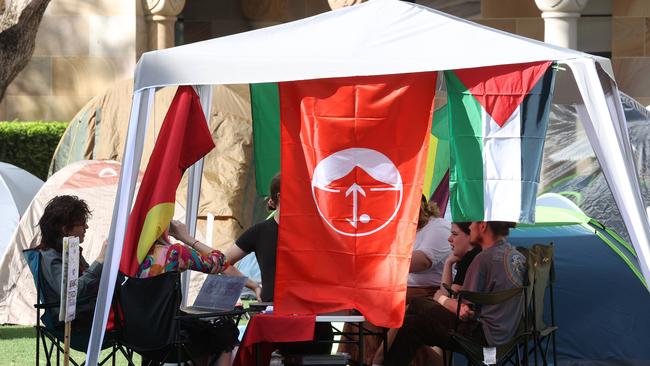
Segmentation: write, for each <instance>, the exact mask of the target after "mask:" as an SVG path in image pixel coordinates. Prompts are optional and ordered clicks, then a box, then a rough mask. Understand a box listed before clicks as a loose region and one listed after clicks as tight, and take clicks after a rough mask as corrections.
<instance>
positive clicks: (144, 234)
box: [120, 86, 214, 276]
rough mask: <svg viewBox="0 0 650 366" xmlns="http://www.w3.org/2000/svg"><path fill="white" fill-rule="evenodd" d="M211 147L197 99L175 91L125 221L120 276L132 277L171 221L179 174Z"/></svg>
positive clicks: (189, 89)
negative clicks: (129, 213) (127, 218)
mask: <svg viewBox="0 0 650 366" xmlns="http://www.w3.org/2000/svg"><path fill="white" fill-rule="evenodd" d="M213 148H214V142H213V141H212V136H211V134H210V130H209V129H208V124H207V123H206V120H205V115H204V114H203V110H202V108H201V103H200V102H199V96H198V95H197V94H196V92H195V91H194V89H193V88H192V87H190V86H180V87H178V90H177V91H176V95H175V96H174V99H173V100H172V103H171V105H170V107H169V110H168V111H167V115H166V116H165V119H164V121H163V124H162V126H161V128H160V132H159V134H158V138H157V139H156V145H155V146H154V148H153V151H152V152H151V157H150V158H149V163H148V164H147V168H146V170H145V172H144V176H143V177H142V183H141V184H140V189H139V191H138V196H137V197H136V200H135V205H134V206H133V210H132V211H131V215H130V216H129V221H128V223H127V229H126V235H125V238H124V247H123V249H122V258H121V262H120V271H122V272H123V273H124V274H127V275H129V276H134V275H135V274H136V272H137V270H138V268H139V266H140V263H142V261H143V260H144V257H145V256H146V255H147V252H149V249H151V246H152V245H153V244H154V242H155V241H156V239H158V238H160V236H161V235H162V234H163V232H164V231H165V230H166V229H167V228H168V227H169V223H170V221H171V219H172V217H173V216H174V203H175V201H176V189H177V188H178V184H179V183H180V181H181V178H182V176H183V173H184V172H185V170H186V169H187V168H189V167H190V166H191V165H192V164H194V163H195V162H196V161H198V160H199V159H201V158H202V157H203V156H205V155H206V154H207V153H208V152H209V151H210V150H212V149H213Z"/></svg>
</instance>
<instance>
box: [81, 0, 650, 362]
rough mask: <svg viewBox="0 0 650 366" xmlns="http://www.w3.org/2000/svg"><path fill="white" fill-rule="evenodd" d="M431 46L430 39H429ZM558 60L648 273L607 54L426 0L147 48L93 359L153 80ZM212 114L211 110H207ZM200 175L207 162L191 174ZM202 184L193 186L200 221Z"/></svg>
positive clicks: (206, 93) (199, 83) (205, 90)
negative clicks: (487, 23) (447, 10)
mask: <svg viewBox="0 0 650 366" xmlns="http://www.w3.org/2000/svg"><path fill="white" fill-rule="evenodd" d="M425 45H426V46H425ZM534 61H556V62H558V63H559V64H561V65H565V66H567V67H568V68H569V69H570V70H571V73H570V74H569V73H561V74H560V75H559V77H558V88H557V89H556V91H557V92H558V94H559V95H558V97H562V98H567V99H570V100H572V101H573V102H574V103H576V104H577V105H579V106H580V108H579V110H580V111H581V113H582V115H583V116H584V118H582V121H583V123H584V124H585V128H586V130H587V133H588V135H589V140H590V143H591V144H592V147H593V148H594V150H595V151H596V156H597V157H598V159H599V161H600V162H601V166H603V171H604V172H605V176H606V177H607V179H608V182H609V184H610V186H612V190H613V192H614V196H615V200H616V202H617V205H618V206H619V207H620V208H621V209H622V210H621V211H622V213H623V217H624V219H625V223H626V226H627V227H628V229H629V232H630V237H631V240H632V243H633V245H634V247H635V249H636V250H637V253H638V255H639V263H640V265H641V269H642V273H643V274H644V276H645V277H646V278H650V267H649V265H648V261H650V247H649V242H650V223H649V222H648V218H647V215H646V213H645V208H644V207H643V205H642V201H641V197H640V193H639V183H638V180H637V177H636V175H635V171H634V168H633V166H632V165H633V163H631V152H630V150H631V148H630V144H629V138H628V136H627V130H626V129H625V128H624V118H623V117H622V116H623V114H622V107H621V104H620V99H619V96H618V89H617V87H616V84H615V82H614V79H613V73H612V68H611V63H610V62H609V60H606V59H603V58H600V57H596V56H592V55H588V54H585V53H582V52H578V51H573V50H569V49H564V48H561V47H556V46H551V45H548V44H544V43H542V42H537V41H533V40H529V39H526V38H523V37H519V36H515V35H511V34H508V33H506V32H501V31H497V30H494V29H491V28H488V27H484V26H480V25H477V24H474V23H472V22H469V21H466V20H463V19H458V18H455V17H452V16H449V15H447V14H443V13H440V12H437V11H435V10H432V9H428V8H426V7H423V6H419V5H414V4H408V3H405V2H401V1H396V0H373V1H369V2H366V3H362V4H359V5H356V6H352V7H348V8H344V9H339V10H336V11H331V12H327V13H324V14H321V15H317V16H314V17H311V18H306V19H302V20H298V21H295V22H290V23H286V24H282V25H278V26H274V27H269V28H265V29H260V30H255V31H250V32H245V33H241V34H237V35H233V36H228V37H221V38H216V39H212V40H208V41H204V42H197V43H194V44H189V45H185V46H180V47H174V48H170V49H165V50H159V51H153V52H148V53H145V54H143V55H142V58H141V59H140V61H139V62H138V65H137V67H136V74H135V87H134V90H135V93H134V95H133V102H132V109H131V117H130V122H129V132H128V135H127V142H126V144H125V153H124V158H123V167H124V169H123V170H122V175H121V181H122V184H121V185H120V188H119V191H118V195H117V198H116V201H117V202H116V209H115V217H114V222H113V223H112V226H111V233H110V240H109V241H110V243H111V247H110V248H111V251H112V253H115V255H113V256H112V258H113V262H109V263H107V265H106V266H105V271H104V272H103V273H102V285H101V286H100V293H99V298H98V302H99V303H103V304H106V307H105V308H104V309H99V308H98V309H97V310H96V316H95V324H94V325H93V334H92V337H91V340H90V344H89V350H88V351H89V352H88V359H87V362H88V363H89V364H94V363H96V358H97V355H98V351H99V345H100V344H101V341H102V337H103V332H102V330H103V329H104V326H103V324H105V322H106V320H107V317H108V301H106V300H107V299H108V298H110V296H112V294H113V289H114V287H113V285H114V279H115V278H116V276H117V267H118V265H119V255H117V253H120V252H121V249H122V248H121V245H122V239H123V238H124V232H125V228H126V223H127V218H128V214H129V210H130V207H131V201H132V198H133V188H132V186H133V184H132V182H133V181H134V179H135V174H136V172H137V167H138V166H139V164H140V160H141V158H142V149H141V145H142V144H141V139H142V135H143V133H142V131H144V130H145V129H146V126H147V120H148V114H149V113H148V111H149V110H150V106H151V103H152V101H153V98H154V94H155V91H156V89H157V88H161V87H165V86H174V85H194V86H196V87H197V89H198V91H199V95H200V96H201V103H202V105H203V108H204V111H206V112H207V111H209V110H210V100H211V93H212V87H211V86H212V85H215V84H216V85H219V84H237V83H262V82H281V81H293V80H308V79H322V78H332V77H352V76H363V75H387V74H401V73H415V72H425V71H444V70H455V69H463V68H476V67H484V66H494V65H504V64H516V63H526V62H534ZM206 115H207V113H206ZM190 175H191V176H192V178H191V180H193V181H195V182H198V181H199V180H200V176H201V164H200V163H199V164H197V166H196V167H195V168H194V169H192V171H191V172H190ZM191 186H193V187H194V188H197V189H190V190H189V192H188V216H189V221H190V222H194V221H195V220H196V207H195V205H196V203H198V184H196V185H191Z"/></svg>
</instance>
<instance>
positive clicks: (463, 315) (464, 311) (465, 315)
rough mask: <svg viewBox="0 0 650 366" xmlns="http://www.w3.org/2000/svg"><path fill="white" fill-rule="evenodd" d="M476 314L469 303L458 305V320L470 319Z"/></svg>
mask: <svg viewBox="0 0 650 366" xmlns="http://www.w3.org/2000/svg"><path fill="white" fill-rule="evenodd" d="M475 316H476V314H474V310H472V309H471V308H470V307H469V305H467V304H461V305H460V314H459V317H460V320H470V319H474V317H475Z"/></svg>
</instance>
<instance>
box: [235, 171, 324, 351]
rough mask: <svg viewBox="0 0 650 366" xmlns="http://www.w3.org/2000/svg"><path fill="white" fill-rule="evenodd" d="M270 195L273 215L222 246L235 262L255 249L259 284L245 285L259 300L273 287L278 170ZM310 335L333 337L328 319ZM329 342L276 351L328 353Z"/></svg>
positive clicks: (268, 299) (269, 295) (270, 295)
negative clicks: (228, 246)
mask: <svg viewBox="0 0 650 366" xmlns="http://www.w3.org/2000/svg"><path fill="white" fill-rule="evenodd" d="M269 193H270V196H269V198H268V201H267V206H266V207H267V209H268V210H269V211H275V212H274V213H273V216H272V217H270V218H268V219H267V220H265V221H262V222H260V223H258V224H255V225H253V226H252V227H250V228H249V229H248V230H246V231H245V232H244V233H243V234H242V235H241V236H240V237H239V238H238V239H237V241H236V242H235V243H234V244H233V245H232V246H231V247H230V248H228V250H226V256H227V257H228V259H229V261H230V264H235V263H237V262H238V261H240V260H241V259H242V258H244V257H245V256H246V255H247V254H249V253H255V257H256V258H257V262H258V264H259V266H260V272H261V274H262V284H261V285H260V284H258V283H256V282H255V281H253V280H251V279H249V280H247V281H246V287H248V288H250V289H251V290H253V291H254V292H255V293H256V294H257V299H258V300H259V301H263V302H272V301H273V295H274V289H275V262H276V252H277V248H278V227H279V226H278V225H279V223H280V174H279V173H278V174H276V175H275V176H274V177H273V179H271V184H270V187H269ZM226 273H227V274H232V275H240V276H243V275H242V274H241V273H239V271H237V269H236V268H234V266H233V267H231V268H230V269H228V270H227V271H226ZM314 339H316V340H329V341H331V340H332V339H334V336H333V333H332V328H331V326H330V323H316V328H315V330H314ZM331 349H332V345H331V344H328V343H313V342H297V343H293V344H285V345H283V346H282V347H281V349H280V352H281V353H283V354H285V355H287V354H329V353H330V351H331Z"/></svg>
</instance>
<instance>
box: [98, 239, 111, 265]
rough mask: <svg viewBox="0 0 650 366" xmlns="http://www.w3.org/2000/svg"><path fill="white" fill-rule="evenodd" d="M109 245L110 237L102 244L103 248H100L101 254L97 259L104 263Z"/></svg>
mask: <svg viewBox="0 0 650 366" xmlns="http://www.w3.org/2000/svg"><path fill="white" fill-rule="evenodd" d="M107 246H108V239H107V240H104V243H103V244H102V249H100V250H99V255H98V256H97V258H96V259H95V260H96V261H97V262H99V263H104V257H105V256H106V247H107Z"/></svg>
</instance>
